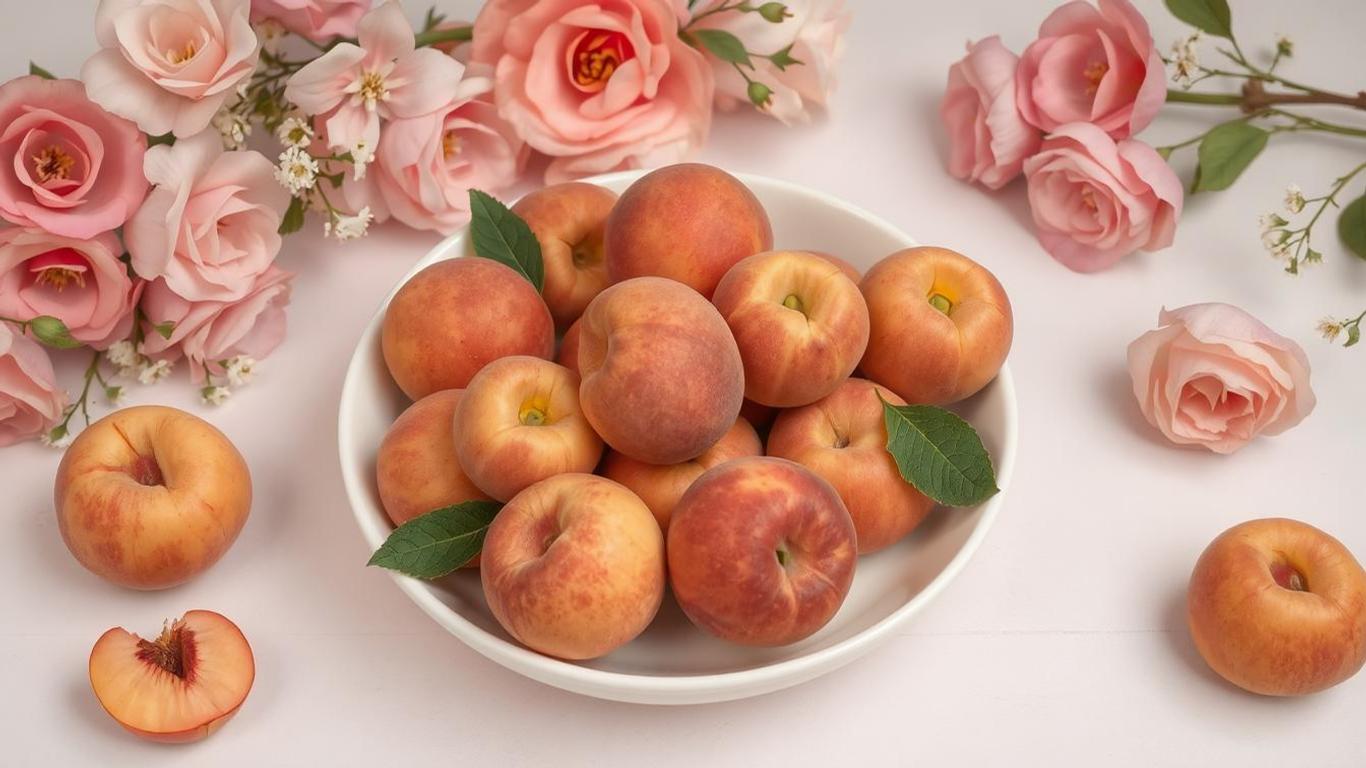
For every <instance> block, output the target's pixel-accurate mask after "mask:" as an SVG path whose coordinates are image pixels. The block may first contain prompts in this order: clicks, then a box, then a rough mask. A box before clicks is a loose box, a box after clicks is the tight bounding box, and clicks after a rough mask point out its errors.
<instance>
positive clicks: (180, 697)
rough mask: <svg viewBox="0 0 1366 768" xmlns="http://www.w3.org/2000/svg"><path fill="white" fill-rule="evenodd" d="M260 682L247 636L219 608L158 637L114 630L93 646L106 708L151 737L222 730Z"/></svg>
mask: <svg viewBox="0 0 1366 768" xmlns="http://www.w3.org/2000/svg"><path fill="white" fill-rule="evenodd" d="M255 679H256V662H255V660H254V659H253V658H252V654H251V646H250V645H248V644H247V639H246V638H245V637H243V636H242V631H241V630H239V629H238V628H237V625H236V624H233V623H232V622H231V621H228V620H227V619H226V618H224V617H223V616H222V615H220V614H217V613H214V612H213V611H190V612H188V613H186V614H185V616H184V617H182V618H180V619H177V620H176V621H174V622H167V623H166V627H165V628H164V629H162V631H161V635H160V636H158V637H157V638H156V639H155V640H143V639H142V638H140V637H138V636H137V635H135V634H133V633H131V632H129V631H128V630H126V629H123V628H121V627H115V628H113V629H111V630H109V631H108V632H105V633H104V634H103V635H101V636H100V639H99V640H98V641H97V642H96V643H95V647H94V649H93V650H91V651H90V687H91V688H93V689H94V690H95V697H96V698H98V699H99V700H100V705H101V706H103V707H104V711H106V712H108V713H109V716H110V717H112V718H114V719H115V720H116V721H118V724H119V725H121V726H123V727H124V728H126V729H127V730H128V731H130V732H132V733H135V734H137V735H138V736H141V737H143V738H145V739H150V740H152V741H161V742H168V743H181V742H187V741H198V740H200V739H202V738H204V737H205V736H208V735H209V734H211V733H213V732H214V731H216V730H218V729H219V728H221V727H223V724H224V723H226V722H227V721H228V720H229V719H231V718H232V716H233V715H235V714H237V710H238V709H239V708H241V706H242V702H243V701H245V700H246V698H247V694H248V693H249V692H250V691H251V684H252V682H253V681H255Z"/></svg>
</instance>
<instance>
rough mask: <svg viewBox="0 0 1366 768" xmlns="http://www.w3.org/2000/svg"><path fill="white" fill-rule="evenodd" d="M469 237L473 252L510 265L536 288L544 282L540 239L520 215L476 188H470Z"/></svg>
mask: <svg viewBox="0 0 1366 768" xmlns="http://www.w3.org/2000/svg"><path fill="white" fill-rule="evenodd" d="M470 239H471V240H472V241H473V243H474V253H475V255H476V256H482V257H483V258H486V259H492V260H493V261H496V262H498V263H500V264H505V265H507V266H509V267H512V269H513V270H515V271H516V272H517V273H518V274H520V275H521V276H522V277H525V278H526V279H527V280H528V281H529V282H530V283H531V284H532V285H534V286H536V290H537V291H540V290H541V286H542V285H544V284H545V264H544V262H542V261H541V243H540V241H538V240H537V239H536V235H535V234H534V233H532V231H531V227H529V226H527V223H526V222H525V221H523V220H522V217H521V216H518V215H517V214H515V213H513V212H512V211H510V210H508V207H507V206H506V205H503V204H502V203H500V202H498V200H496V199H495V198H494V197H492V196H491V195H488V194H486V193H484V192H481V191H479V190H477V189H471V190H470Z"/></svg>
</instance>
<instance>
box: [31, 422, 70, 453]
mask: <svg viewBox="0 0 1366 768" xmlns="http://www.w3.org/2000/svg"><path fill="white" fill-rule="evenodd" d="M73 437H74V436H73V435H72V434H71V432H70V431H69V430H68V429H67V428H66V427H64V426H61V427H56V428H54V429H52V430H49V431H47V432H44V433H43V434H42V436H41V437H39V438H38V440H39V441H40V442H41V443H42V444H43V445H46V446H47V447H49V448H65V447H67V446H68V445H71V440H72V438H73Z"/></svg>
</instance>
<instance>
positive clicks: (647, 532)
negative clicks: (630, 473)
mask: <svg viewBox="0 0 1366 768" xmlns="http://www.w3.org/2000/svg"><path fill="white" fill-rule="evenodd" d="M483 558H484V567H483V569H482V571H481V575H482V577H483V583H484V596H485V597H486V598H487V599H488V604H489V609H490V610H491V611H492V612H493V615H494V618H496V619H498V623H499V624H501V625H502V626H503V628H504V629H506V630H507V631H508V634H510V635H512V636H513V637H514V638H516V639H517V641H518V642H520V643H522V644H523V645H526V646H527V647H529V648H531V649H533V650H536V651H540V652H541V653H544V654H548V655H550V656H558V657H559V658H562V659H593V658H597V657H599V656H605V655H606V654H608V653H611V652H612V651H613V650H614V649H616V648H618V647H619V646H621V645H624V644H626V643H627V642H630V641H631V640H632V639H633V638H634V637H635V636H636V635H639V634H640V633H641V632H642V631H643V630H644V629H645V627H646V626H648V625H649V623H650V621H651V620H653V619H654V616H655V613H656V611H658V610H659V604H660V601H661V600H662V599H663V597H664V578H665V577H664V537H663V536H662V535H661V534H660V532H659V526H658V525H657V524H656V523H655V521H654V518H653V517H651V516H650V510H649V509H648V508H646V506H645V503H644V502H643V501H641V500H640V499H639V498H637V497H636V495H635V494H633V493H631V492H630V491H628V490H627V489H626V488H624V487H622V486H620V485H618V484H616V483H614V482H612V481H611V480H606V479H603V478H601V477H596V476H594V475H581V474H565V475H556V476H555V477H551V478H549V479H546V480H542V481H541V482H539V483H536V484H535V485H533V486H531V487H529V488H527V489H526V490H524V491H522V492H521V493H519V494H517V495H516V496H514V497H513V499H512V501H509V502H508V504H507V506H505V507H503V509H502V510H501V511H500V512H499V513H498V516H497V517H495V518H494V519H493V524H492V525H491V526H489V530H488V533H487V535H486V536H485V537H484V551H483Z"/></svg>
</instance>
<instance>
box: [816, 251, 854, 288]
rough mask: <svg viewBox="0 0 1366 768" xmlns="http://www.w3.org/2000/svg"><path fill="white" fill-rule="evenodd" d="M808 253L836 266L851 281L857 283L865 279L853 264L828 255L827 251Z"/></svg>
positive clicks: (831, 254)
mask: <svg viewBox="0 0 1366 768" xmlns="http://www.w3.org/2000/svg"><path fill="white" fill-rule="evenodd" d="M807 253H809V254H811V255H812V256H819V257H820V258H822V259H825V260H826V261H828V262H830V263H831V264H834V265H835V266H837V267H839V268H840V271H841V272H843V273H844V276H845V277H847V278H849V279H850V280H853V281H854V282H855V283H857V282H858V281H859V280H862V279H863V274H862V273H861V272H859V271H858V267H856V266H854V265H853V264H850V263H849V262H847V261H845V260H844V259H841V258H840V257H838V256H836V255H835V254H833V253H826V252H825V251H807Z"/></svg>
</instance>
